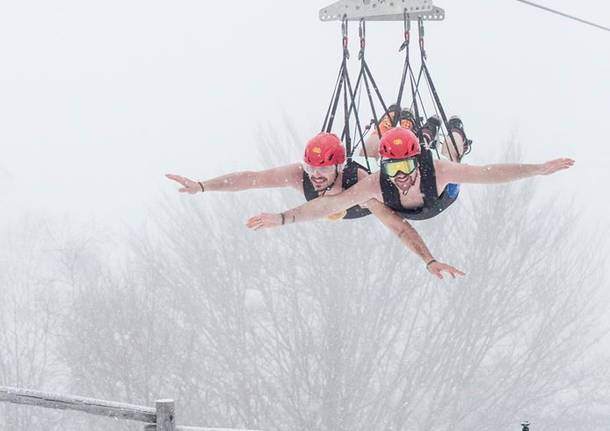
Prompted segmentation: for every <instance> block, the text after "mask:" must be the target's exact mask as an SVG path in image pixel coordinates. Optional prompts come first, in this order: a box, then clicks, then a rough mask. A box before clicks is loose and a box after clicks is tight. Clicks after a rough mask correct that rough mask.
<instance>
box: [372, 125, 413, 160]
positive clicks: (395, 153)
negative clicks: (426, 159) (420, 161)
mask: <svg viewBox="0 0 610 431" xmlns="http://www.w3.org/2000/svg"><path fill="white" fill-rule="evenodd" d="M419 153H421V147H420V146H419V139H418V138H417V136H416V135H415V133H413V132H412V131H411V130H409V129H404V128H402V127H395V128H393V129H391V130H388V132H386V133H385V134H384V135H383V137H382V138H381V141H379V154H380V155H381V157H383V158H384V159H406V158H409V157H415V156H417V155H419Z"/></svg>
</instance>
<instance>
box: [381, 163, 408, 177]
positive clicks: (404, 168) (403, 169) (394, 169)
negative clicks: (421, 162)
mask: <svg viewBox="0 0 610 431" xmlns="http://www.w3.org/2000/svg"><path fill="white" fill-rule="evenodd" d="M381 169H382V171H383V173H384V174H386V175H387V176H388V177H390V178H393V177H395V176H396V175H398V174H400V173H403V174H405V175H411V174H412V173H413V172H415V169H417V159H415V158H410V159H401V160H383V161H382V162H381Z"/></svg>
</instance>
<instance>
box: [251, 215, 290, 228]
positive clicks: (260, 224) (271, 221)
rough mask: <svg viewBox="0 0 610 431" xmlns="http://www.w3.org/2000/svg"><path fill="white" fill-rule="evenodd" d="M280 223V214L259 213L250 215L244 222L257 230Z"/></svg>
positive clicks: (279, 224)
mask: <svg viewBox="0 0 610 431" xmlns="http://www.w3.org/2000/svg"><path fill="white" fill-rule="evenodd" d="M281 225H282V215H281V214H266V213H263V214H259V215H257V216H254V217H251V218H250V219H249V220H248V223H246V226H248V227H249V228H250V229H254V230H259V229H266V228H271V227H277V226H281Z"/></svg>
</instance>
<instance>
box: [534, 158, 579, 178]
mask: <svg viewBox="0 0 610 431" xmlns="http://www.w3.org/2000/svg"><path fill="white" fill-rule="evenodd" d="M574 163H576V162H575V161H574V160H572V159H567V158H563V159H556V160H551V161H549V162H546V163H543V164H542V165H540V175H551V174H554V173H555V172H558V171H563V170H564V169H569V168H571V167H572V166H574Z"/></svg>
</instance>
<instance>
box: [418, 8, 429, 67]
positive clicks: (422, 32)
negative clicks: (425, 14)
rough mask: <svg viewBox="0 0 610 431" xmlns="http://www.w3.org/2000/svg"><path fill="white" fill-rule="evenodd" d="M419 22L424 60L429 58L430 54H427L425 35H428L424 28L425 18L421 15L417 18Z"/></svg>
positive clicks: (420, 42) (420, 46)
mask: <svg viewBox="0 0 610 431" xmlns="http://www.w3.org/2000/svg"><path fill="white" fill-rule="evenodd" d="M417 24H418V30H419V49H420V51H421V55H422V58H423V59H424V60H427V59H428V56H427V55H426V45H425V43H424V37H425V36H426V31H425V29H424V20H423V19H422V18H421V17H419V18H418V19H417Z"/></svg>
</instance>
